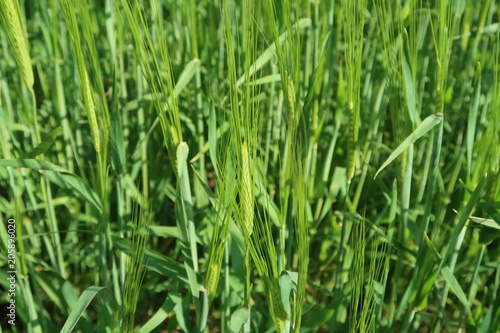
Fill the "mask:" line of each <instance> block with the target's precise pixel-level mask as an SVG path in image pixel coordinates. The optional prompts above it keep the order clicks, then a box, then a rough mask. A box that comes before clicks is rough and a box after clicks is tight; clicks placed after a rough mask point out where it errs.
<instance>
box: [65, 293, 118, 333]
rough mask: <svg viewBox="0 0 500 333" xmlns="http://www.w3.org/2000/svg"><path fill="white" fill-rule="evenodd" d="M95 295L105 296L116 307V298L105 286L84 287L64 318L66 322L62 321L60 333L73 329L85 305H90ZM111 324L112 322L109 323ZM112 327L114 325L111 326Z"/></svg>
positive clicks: (85, 307)
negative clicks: (66, 317) (67, 315)
mask: <svg viewBox="0 0 500 333" xmlns="http://www.w3.org/2000/svg"><path fill="white" fill-rule="evenodd" d="M97 296H107V297H109V299H110V300H111V303H112V306H113V308H115V309H116V307H117V304H116V300H115V298H114V296H113V293H112V292H111V291H110V290H109V289H107V288H105V287H89V288H87V289H85V291H84V292H83V294H82V295H81V296H80V298H79V299H78V302H77V303H76V304H75V306H74V308H73V310H71V313H70V315H69V317H68V319H67V320H66V323H64V326H63V328H62V329H61V333H70V332H73V330H74V329H75V327H76V324H77V323H78V321H79V320H80V318H81V316H82V315H83V312H84V311H85V309H87V307H88V306H89V305H90V303H91V302H92V300H93V299H94V298H96V297H97ZM109 324H111V325H112V323H109ZM111 327H114V326H111Z"/></svg>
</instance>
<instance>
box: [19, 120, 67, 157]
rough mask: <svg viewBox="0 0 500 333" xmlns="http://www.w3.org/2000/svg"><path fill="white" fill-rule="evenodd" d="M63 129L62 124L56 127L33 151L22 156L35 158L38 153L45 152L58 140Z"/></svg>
mask: <svg viewBox="0 0 500 333" xmlns="http://www.w3.org/2000/svg"><path fill="white" fill-rule="evenodd" d="M61 131H62V126H59V127H56V128H54V129H53V130H52V131H51V132H50V133H49V134H47V136H46V137H45V138H43V140H42V142H40V143H39V144H38V146H36V147H35V148H33V150H32V151H30V152H29V153H27V154H25V155H23V156H22V158H23V159H25V158H28V159H29V158H35V157H36V156H38V155H41V154H43V153H45V152H46V151H47V150H49V148H50V147H51V146H52V145H53V144H54V142H55V141H56V138H57V136H58V135H59V133H61Z"/></svg>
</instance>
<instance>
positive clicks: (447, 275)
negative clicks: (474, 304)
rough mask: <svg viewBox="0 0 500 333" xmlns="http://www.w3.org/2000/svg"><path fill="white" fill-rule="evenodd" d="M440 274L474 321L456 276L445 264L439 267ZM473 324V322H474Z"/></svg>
mask: <svg viewBox="0 0 500 333" xmlns="http://www.w3.org/2000/svg"><path fill="white" fill-rule="evenodd" d="M441 274H442V275H443V277H444V279H445V280H446V282H447V283H448V286H450V288H451V290H452V291H453V292H454V293H455V295H456V296H457V298H458V300H459V301H460V302H462V304H463V305H464V306H465V309H466V310H467V312H468V313H469V315H470V317H469V318H470V320H471V321H472V322H473V323H474V317H473V316H472V312H471V311H470V305H469V301H468V300H467V296H466V295H465V293H464V291H463V290H462V287H460V283H458V281H457V278H456V277H455V275H454V274H453V272H452V271H451V270H450V268H449V267H448V266H445V267H443V268H442V269H441ZM474 324H475V323H474Z"/></svg>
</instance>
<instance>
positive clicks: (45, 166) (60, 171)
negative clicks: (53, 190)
mask: <svg viewBox="0 0 500 333" xmlns="http://www.w3.org/2000/svg"><path fill="white" fill-rule="evenodd" d="M0 166H4V167H13V168H27V169H33V170H38V171H39V170H43V171H54V172H55V174H51V173H47V176H48V177H49V179H50V180H52V181H54V180H56V179H54V178H59V179H60V181H61V182H62V183H63V184H65V185H66V186H67V187H69V188H71V189H72V190H74V191H75V192H76V193H78V194H79V195H80V196H81V197H82V198H83V199H85V200H87V202H88V203H89V204H91V205H92V206H94V207H95V208H96V209H97V210H98V211H99V212H101V211H102V204H101V201H100V200H99V197H98V196H97V194H96V193H95V192H94V191H93V190H92V189H91V188H90V187H89V186H88V185H87V184H85V182H84V181H83V180H82V179H81V178H80V177H78V176H77V175H75V174H73V173H71V172H69V171H67V170H66V169H64V168H61V167H60V166H57V165H55V164H52V163H50V162H47V161H41V160H34V159H19V160H0ZM56 181H57V180H56Z"/></svg>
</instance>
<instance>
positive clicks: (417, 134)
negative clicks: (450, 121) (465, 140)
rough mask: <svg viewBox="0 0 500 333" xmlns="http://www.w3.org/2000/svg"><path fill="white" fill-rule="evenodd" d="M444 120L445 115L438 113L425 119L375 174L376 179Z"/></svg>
mask: <svg viewBox="0 0 500 333" xmlns="http://www.w3.org/2000/svg"><path fill="white" fill-rule="evenodd" d="M442 119H443V115H442V114H440V113H436V114H433V115H430V116H429V117H427V118H425V119H424V120H423V121H422V123H421V124H420V125H418V127H417V128H416V129H415V131H413V133H411V134H410V135H409V136H408V137H407V138H406V139H405V140H404V141H403V142H401V144H400V145H399V146H398V147H397V148H396V149H395V150H394V151H393V152H392V154H391V155H389V157H388V158H387V160H386V161H385V162H384V164H382V166H381V167H380V168H379V169H378V170H377V172H376V173H375V177H373V178H376V177H377V176H378V174H379V173H380V172H381V171H382V170H384V169H385V168H386V167H387V166H388V165H389V164H391V162H392V161H394V160H395V159H396V158H397V157H398V156H399V155H401V153H403V152H404V151H405V150H406V149H407V148H408V147H409V146H410V145H411V144H412V143H414V142H415V141H417V140H418V139H420V138H421V137H422V136H423V135H424V134H426V133H427V132H429V131H430V130H431V129H433V128H434V127H435V126H436V125H437V124H439V123H440V122H441V121H442Z"/></svg>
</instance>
